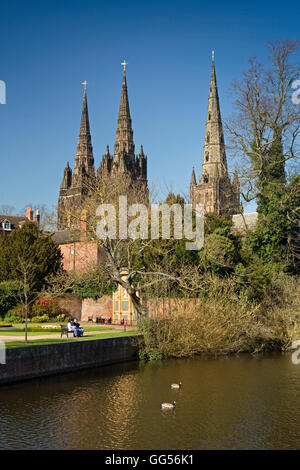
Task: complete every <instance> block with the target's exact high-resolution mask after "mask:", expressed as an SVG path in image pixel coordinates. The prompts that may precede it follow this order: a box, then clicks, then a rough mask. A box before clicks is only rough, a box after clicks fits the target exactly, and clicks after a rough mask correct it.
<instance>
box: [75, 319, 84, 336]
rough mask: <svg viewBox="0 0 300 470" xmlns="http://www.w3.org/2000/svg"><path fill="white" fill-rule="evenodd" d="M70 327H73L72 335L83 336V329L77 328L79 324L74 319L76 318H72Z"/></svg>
mask: <svg viewBox="0 0 300 470" xmlns="http://www.w3.org/2000/svg"><path fill="white" fill-rule="evenodd" d="M72 327H73V332H74V336H75V337H78V336H83V333H84V329H83V328H79V327H80V324H79V323H78V321H77V320H76V318H74V320H73V322H72Z"/></svg>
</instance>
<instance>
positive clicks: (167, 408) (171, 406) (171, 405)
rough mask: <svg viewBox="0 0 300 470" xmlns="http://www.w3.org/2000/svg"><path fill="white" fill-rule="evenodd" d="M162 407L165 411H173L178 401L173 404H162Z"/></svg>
mask: <svg viewBox="0 0 300 470" xmlns="http://www.w3.org/2000/svg"><path fill="white" fill-rule="evenodd" d="M160 406H161V408H162V409H163V410H172V409H173V408H175V406H176V401H173V403H162V404H161V405H160Z"/></svg>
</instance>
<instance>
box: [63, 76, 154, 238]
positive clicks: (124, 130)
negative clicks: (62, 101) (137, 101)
mask: <svg viewBox="0 0 300 470" xmlns="http://www.w3.org/2000/svg"><path fill="white" fill-rule="evenodd" d="M97 179H98V181H100V180H106V181H108V183H109V184H110V185H111V186H112V185H113V187H114V188H115V189H116V191H117V190H118V188H120V191H121V193H122V194H120V195H124V194H128V193H129V192H130V191H132V192H133V191H136V193H137V194H139V200H137V201H135V202H145V201H148V184H147V156H146V155H145V154H144V151H143V146H141V150H140V153H139V155H137V156H136V155H135V145H134V141H133V130H132V123H131V117H130V109H129V100H128V91H127V82H126V72H125V69H124V75H123V83H122V91H121V102H120V110H119V117H118V125H117V132H116V141H115V146H114V154H113V155H110V152H109V146H107V148H106V153H105V155H103V157H102V161H101V163H100V166H99V168H98V170H97V173H96V171H95V166H94V157H93V147H92V142H91V133H90V124H89V115H88V105H87V94H86V88H85V90H84V97H83V107H82V115H81V126H80V133H79V141H78V146H77V153H76V157H75V165H74V171H73V172H72V170H71V168H70V165H69V162H68V163H67V166H66V168H65V170H64V176H63V180H62V183H61V186H60V193H59V199H58V229H59V230H64V229H67V228H68V229H70V228H79V227H74V226H73V227H72V226H71V223H70V218H69V217H68V213H69V212H71V211H72V210H73V209H74V208H77V207H80V206H81V205H82V203H84V200H85V198H86V197H87V196H88V191H89V187H90V186H91V185H92V184H93V183H94V182H96V181H97ZM106 202H110V201H106Z"/></svg>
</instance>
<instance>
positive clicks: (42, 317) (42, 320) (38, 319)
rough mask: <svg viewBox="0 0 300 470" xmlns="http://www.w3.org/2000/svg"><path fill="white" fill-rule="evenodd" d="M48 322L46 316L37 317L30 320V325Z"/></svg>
mask: <svg viewBox="0 0 300 470" xmlns="http://www.w3.org/2000/svg"><path fill="white" fill-rule="evenodd" d="M49 320H50V318H49V316H48V315H37V316H35V317H32V318H31V320H30V321H31V322H32V323H47V322H48V321H49Z"/></svg>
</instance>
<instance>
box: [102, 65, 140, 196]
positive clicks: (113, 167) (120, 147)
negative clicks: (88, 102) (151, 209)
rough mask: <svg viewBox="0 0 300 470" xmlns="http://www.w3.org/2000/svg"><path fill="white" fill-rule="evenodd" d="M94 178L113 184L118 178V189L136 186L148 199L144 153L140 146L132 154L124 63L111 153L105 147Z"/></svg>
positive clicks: (132, 144) (133, 148)
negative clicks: (119, 185) (113, 144)
mask: <svg viewBox="0 0 300 470" xmlns="http://www.w3.org/2000/svg"><path fill="white" fill-rule="evenodd" d="M97 177H98V178H99V179H102V178H109V179H110V181H111V182H113V181H115V182H116V186H117V185H118V181H119V182H122V190H124V186H125V187H126V188H127V191H130V190H133V189H134V188H135V189H138V191H139V192H140V193H141V194H144V197H145V198H146V199H148V186H147V156H146V155H145V154H144V150H143V146H141V149H140V153H139V155H138V156H136V155H135V145H134V141H133V130H132V122H131V116H130V108H129V100H128V90H127V81H126V71H125V66H124V74H123V83H122V91H121V101H120V109H119V116H118V124H117V131H116V141H115V146H114V154H113V155H111V154H110V152H109V147H108V146H107V148H106V153H105V155H103V157H102V161H101V163H100V166H99V168H98V171H97ZM144 197H143V198H142V199H144ZM141 202H142V201H141Z"/></svg>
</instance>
